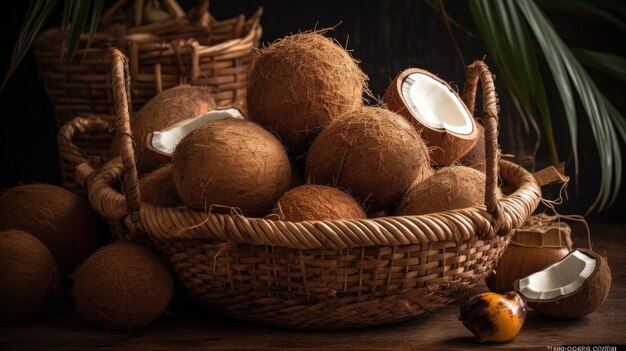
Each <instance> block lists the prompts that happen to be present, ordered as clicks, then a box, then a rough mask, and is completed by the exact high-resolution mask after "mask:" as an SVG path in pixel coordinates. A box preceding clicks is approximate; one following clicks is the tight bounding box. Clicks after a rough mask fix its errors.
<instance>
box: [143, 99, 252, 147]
mask: <svg viewBox="0 0 626 351" xmlns="http://www.w3.org/2000/svg"><path fill="white" fill-rule="evenodd" d="M229 117H230V118H237V119H243V115H242V114H241V112H240V111H239V110H238V109H236V108H228V109H223V110H212V111H209V112H207V113H205V114H203V115H201V116H198V117H194V118H189V119H186V120H184V121H180V122H179V123H176V124H174V125H172V126H170V127H168V128H166V129H163V130H161V131H156V132H152V133H148V136H147V140H146V143H147V145H148V148H149V149H150V150H152V151H154V152H156V153H159V154H162V155H165V156H168V157H171V156H172V153H173V152H174V149H175V148H176V145H178V143H179V142H180V141H181V140H182V139H183V138H184V137H185V136H187V134H189V133H191V132H193V131H194V130H196V129H198V128H200V127H201V126H203V125H204V124H205V123H207V122H210V121H216V120H218V119H224V118H229Z"/></svg>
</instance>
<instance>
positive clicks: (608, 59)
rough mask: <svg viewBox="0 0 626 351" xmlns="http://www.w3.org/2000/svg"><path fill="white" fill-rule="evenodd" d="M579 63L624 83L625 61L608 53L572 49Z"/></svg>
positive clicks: (625, 74) (625, 76) (625, 75)
mask: <svg viewBox="0 0 626 351" xmlns="http://www.w3.org/2000/svg"><path fill="white" fill-rule="evenodd" d="M572 52H573V53H574V56H576V58H578V60H579V61H580V63H582V64H583V65H585V66H588V67H591V68H593V69H596V70H598V71H601V72H604V73H607V74H610V75H611V76H613V77H616V78H618V79H621V80H623V81H625V82H626V59H624V58H623V57H621V56H618V55H615V54H611V53H608V52H600V51H594V50H587V49H580V48H576V49H572Z"/></svg>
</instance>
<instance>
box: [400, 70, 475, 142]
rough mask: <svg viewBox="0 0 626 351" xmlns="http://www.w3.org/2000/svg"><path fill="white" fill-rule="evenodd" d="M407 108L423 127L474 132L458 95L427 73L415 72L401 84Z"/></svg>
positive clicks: (469, 115)
mask: <svg viewBox="0 0 626 351" xmlns="http://www.w3.org/2000/svg"><path fill="white" fill-rule="evenodd" d="M402 97H403V99H404V101H405V103H406V106H407V107H408V108H409V110H410V111H411V114H412V115H413V117H415V118H416V119H417V120H418V121H419V122H420V123H421V124H423V125H425V126H427V127H429V128H431V129H439V130H447V131H449V132H452V133H455V134H459V135H470V134H472V132H473V131H474V123H472V115H471V114H470V113H469V111H468V110H467V108H466V107H465V104H464V103H463V101H461V99H460V98H459V96H458V95H457V94H456V93H455V92H453V91H451V90H450V88H449V87H448V86H447V85H446V84H445V83H443V82H440V81H438V80H437V79H435V78H433V77H431V76H429V75H428V74H424V73H420V72H414V73H411V74H409V75H408V76H406V78H405V79H404V81H403V82H402Z"/></svg>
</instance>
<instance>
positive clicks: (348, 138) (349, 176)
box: [306, 107, 432, 212]
mask: <svg viewBox="0 0 626 351" xmlns="http://www.w3.org/2000/svg"><path fill="white" fill-rule="evenodd" d="M431 174H432V169H431V168H430V159H429V157H428V149H427V148H426V145H425V144H424V142H423V141H422V139H421V138H420V136H419V135H418V134H417V132H416V131H415V129H413V127H411V125H410V124H409V123H408V122H407V121H406V120H405V119H404V118H402V117H400V116H398V115H397V114H395V113H393V112H391V111H389V110H385V109H382V108H377V107H363V108H360V109H358V110H357V111H355V112H352V113H350V114H347V115H345V116H343V117H342V118H340V119H338V120H336V121H334V122H333V123H331V124H330V125H329V126H328V127H327V128H326V129H324V130H323V131H322V133H320V135H319V136H318V137H317V138H316V139H315V141H314V142H313V145H312V146H311V149H310V150H309V154H308V156H307V162H306V176H307V179H308V180H309V181H310V182H311V183H315V184H322V185H331V186H335V187H339V188H343V189H347V190H348V192H349V193H350V194H352V195H353V196H354V197H355V198H356V199H357V200H358V201H359V202H361V203H365V205H366V208H367V209H368V211H372V212H375V211H379V210H386V209H390V208H393V207H394V206H395V205H396V204H397V202H398V201H400V199H401V198H402V196H403V195H404V194H405V193H406V191H407V190H408V189H409V188H410V187H411V185H412V184H413V183H414V182H415V181H416V180H418V179H420V180H421V179H425V178H427V177H429V176H430V175H431Z"/></svg>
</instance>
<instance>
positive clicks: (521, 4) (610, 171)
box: [470, 0, 626, 210]
mask: <svg viewBox="0 0 626 351" xmlns="http://www.w3.org/2000/svg"><path fill="white" fill-rule="evenodd" d="M536 1H537V3H541V4H546V3H547V1H543V0H536ZM537 3H536V2H535V1H533V0H500V1H488V0H471V1H470V10H471V12H472V16H473V17H474V20H475V22H476V25H477V27H478V29H479V31H480V33H481V36H482V38H483V41H484V43H485V45H486V47H487V49H488V51H489V53H490V55H491V57H492V58H493V61H495V63H496V65H497V66H498V70H499V72H500V73H501V74H502V75H503V76H504V78H505V83H506V86H507V88H508V90H509V91H510V92H511V95H512V96H513V100H514V102H516V104H519V105H520V106H521V110H522V111H523V113H524V114H526V115H527V116H531V117H532V118H534V119H538V120H540V121H541V123H542V126H543V130H544V132H545V136H546V139H547V141H548V143H549V144H550V148H551V150H552V148H553V147H554V148H555V146H553V143H554V136H553V131H552V124H551V119H552V117H551V115H550V113H549V112H550V111H549V109H548V108H547V106H548V104H547V99H546V97H545V96H546V95H545V91H544V88H543V81H542V79H543V78H542V75H541V73H540V70H539V65H538V62H537V56H538V54H539V56H541V57H543V58H544V59H545V62H546V63H547V66H548V68H549V70H550V72H551V75H552V80H553V81H554V83H555V86H556V88H557V91H558V93H559V95H560V98H561V103H562V105H563V109H564V112H565V116H566V119H567V124H568V129H569V133H570V140H571V145H572V153H573V155H574V162H575V164H576V170H578V167H577V164H578V143H577V139H578V114H577V111H576V99H575V96H577V97H578V99H579V101H580V102H581V106H582V108H583V110H584V115H585V116H586V118H587V119H588V120H589V124H590V129H591V133H592V135H593V137H594V139H595V141H596V145H597V147H598V156H599V159H600V171H601V172H600V173H601V177H600V181H601V182H600V191H599V192H598V195H597V197H596V200H595V201H594V203H593V204H592V205H591V208H590V210H591V209H593V208H597V209H598V210H601V209H602V208H604V207H606V206H607V205H610V204H611V203H612V202H613V201H614V200H615V198H616V196H617V194H618V192H619V189H620V186H621V181H622V172H623V170H622V155H621V150H620V142H621V141H622V142H623V141H626V119H624V116H622V115H621V114H620V113H619V111H617V109H616V108H615V107H614V106H613V105H612V104H611V103H610V101H609V100H608V99H607V98H606V97H605V96H604V95H603V94H602V92H601V91H600V89H599V88H598V87H597V86H596V84H595V83H594V82H593V80H592V79H591V78H590V76H589V74H588V73H587V71H586V70H585V68H584V67H583V64H585V65H587V66H589V67H593V68H595V69H598V70H600V71H604V72H606V73H609V74H611V75H614V76H616V77H618V78H619V79H622V80H624V79H626V60H624V58H622V57H620V56H617V55H613V54H608V53H601V52H596V51H591V50H584V49H577V50H571V49H570V48H569V47H568V46H567V45H566V44H565V43H564V42H563V40H562V39H561V38H560V37H559V35H558V34H557V33H556V31H555V29H554V28H553V26H552V24H551V23H550V21H549V20H548V19H547V17H546V16H545V14H544V13H543V11H542V10H541V9H540V8H539V6H538V5H537ZM599 3H601V4H603V6H605V7H602V6H598V5H597V4H592V3H588V2H586V1H582V0H567V1H564V0H554V1H550V3H549V4H546V6H547V7H549V8H553V7H558V9H559V10H560V11H565V12H571V13H576V14H577V15H581V16H587V17H590V18H595V19H601V20H603V21H605V22H609V23H612V24H613V25H615V26H618V27H620V28H626V26H625V25H624V22H623V21H621V20H620V19H618V18H617V17H615V16H614V15H613V13H624V12H626V9H625V8H624V6H623V5H622V4H620V3H616V2H614V1H612V0H599ZM557 4H561V5H562V6H561V5H559V6H557ZM535 42H536V44H537V45H538V49H536V47H535V45H534V43H535ZM579 59H580V61H579ZM534 111H537V113H535V112H534ZM532 118H531V119H532ZM552 152H553V160H554V155H555V151H552Z"/></svg>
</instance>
